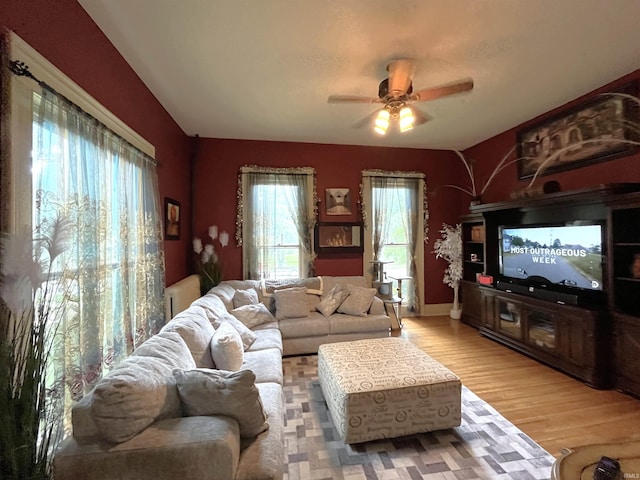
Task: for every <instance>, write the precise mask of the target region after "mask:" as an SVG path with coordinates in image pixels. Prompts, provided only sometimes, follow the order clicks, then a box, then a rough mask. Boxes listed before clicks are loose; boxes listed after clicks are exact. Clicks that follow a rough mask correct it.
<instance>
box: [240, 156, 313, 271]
mask: <svg viewBox="0 0 640 480" xmlns="http://www.w3.org/2000/svg"><path fill="white" fill-rule="evenodd" d="M314 175H315V172H314V171H313V169H310V168H302V169H297V168H290V169H270V168H258V167H243V168H242V170H241V179H240V181H241V185H240V188H241V191H242V192H243V194H242V199H243V201H242V202H241V204H239V205H238V208H239V209H241V212H239V214H238V217H239V219H240V221H241V231H240V235H239V239H244V241H242V245H243V249H242V254H243V272H244V278H251V279H267V278H269V279H284V278H304V277H307V276H310V275H312V274H313V257H312V251H313V248H312V247H313V245H312V231H313V226H314V225H315V218H316V215H315V212H316V211H315V205H316V202H315V200H314V199H315V189H314Z"/></svg>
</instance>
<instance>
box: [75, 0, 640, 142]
mask: <svg viewBox="0 0 640 480" xmlns="http://www.w3.org/2000/svg"><path fill="white" fill-rule="evenodd" d="M79 2H80V4H81V5H82V6H83V8H84V9H85V10H86V11H87V12H88V13H89V15H90V16H91V17H92V18H93V20H94V21H95V22H96V23H97V24H98V26H99V27H100V28H101V29H102V30H103V31H104V33H105V34H106V35H107V37H108V38H109V39H110V40H111V42H112V43H113V45H114V46H115V47H116V48H117V49H118V50H119V51H120V53H121V54H122V56H123V57H124V58H125V59H126V60H127V62H128V63H129V64H130V65H131V66H132V68H133V69H134V70H135V71H136V72H137V74H138V75H139V76H140V78H141V79H142V81H143V82H144V83H145V84H146V85H147V86H148V87H149V89H150V90H151V91H152V92H153V94H154V95H155V96H156V97H157V98H158V100H159V101H160V102H161V103H162V105H163V106H164V107H165V108H166V109H167V111H168V112H169V113H170V114H171V116H172V117H173V118H174V119H175V121H176V122H177V123H178V124H179V125H180V127H181V128H182V129H183V130H184V131H185V133H187V134H189V135H194V134H199V135H200V136H201V137H212V138H231V139H251V140H277V141H291V142H314V143H332V144H349V145H374V146H394V147H409V148H431V149H465V148H468V147H470V146H473V145H475V144H477V143H479V142H481V141H483V140H485V139H487V138H490V137H492V136H494V135H496V134H498V133H501V132H503V131H505V130H508V129H509V128H512V127H514V126H516V125H518V124H520V123H522V122H524V121H526V120H529V119H531V118H533V117H535V116H537V115H539V114H541V113H544V112H546V111H549V110H550V109H552V108H554V107H557V106H559V105H562V104H564V103H566V102H568V101H570V100H572V99H574V98H576V97H578V96H580V95H582V94H585V93H587V92H589V91H591V90H594V89H595V88H598V87H600V86H602V85H605V84H606V83H609V82H610V81H613V80H615V79H617V78H619V77H621V76H623V75H625V74H627V73H629V72H632V71H634V70H636V69H638V68H640V26H639V21H640V1H639V0H609V1H603V0H535V1H534V0H396V1H389V0H384V1H382V0H313V1H311V0H307V1H305V0H235V1H231V0H79ZM396 58H411V59H414V60H415V64H416V72H415V75H414V80H413V85H414V89H415V90H418V89H421V88H426V87H431V86H436V85H439V84H443V83H448V82H450V81H454V80H458V79H460V78H462V77H472V78H473V79H474V81H475V87H474V90H473V91H472V92H470V93H465V94H460V95H457V96H451V97H447V98H442V99H438V100H433V101H430V102H425V103H421V104H418V106H419V107H420V108H421V110H423V111H424V112H426V113H427V115H428V116H429V117H430V118H431V120H430V121H429V122H427V123H426V124H424V125H421V126H419V127H416V128H415V129H414V130H412V131H411V132H408V133H404V134H400V133H397V132H391V131H390V132H389V133H388V134H387V136H385V137H382V138H381V137H378V136H376V135H375V134H374V133H373V132H372V131H371V129H370V128H366V127H365V128H360V129H357V128H354V124H356V123H357V122H358V121H360V120H361V119H362V118H363V117H366V116H367V115H369V114H371V113H372V112H373V111H375V110H376V105H372V104H339V105H335V104H331V105H330V104H328V103H327V97H328V96H329V95H331V94H354V95H365V96H372V97H375V96H377V91H378V84H379V82H380V81H381V80H383V79H384V78H385V77H386V76H387V75H386V65H387V64H388V63H389V61H390V60H392V59H396Z"/></svg>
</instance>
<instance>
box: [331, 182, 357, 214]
mask: <svg viewBox="0 0 640 480" xmlns="http://www.w3.org/2000/svg"><path fill="white" fill-rule="evenodd" d="M325 194H326V198H325V201H326V205H327V207H326V211H325V213H326V214H327V215H351V212H352V210H351V191H350V190H349V189H348V188H327V189H326V190H325Z"/></svg>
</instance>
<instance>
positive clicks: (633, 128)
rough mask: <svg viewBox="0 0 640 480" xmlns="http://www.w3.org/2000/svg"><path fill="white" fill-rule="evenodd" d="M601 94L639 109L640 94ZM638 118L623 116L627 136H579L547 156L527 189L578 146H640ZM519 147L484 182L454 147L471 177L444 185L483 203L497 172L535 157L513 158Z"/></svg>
mask: <svg viewBox="0 0 640 480" xmlns="http://www.w3.org/2000/svg"><path fill="white" fill-rule="evenodd" d="M601 96H603V97H606V96H610V97H620V98H623V99H625V100H627V101H628V102H630V103H632V104H634V105H635V108H636V109H638V108H640V98H638V97H636V96H634V95H631V94H627V93H620V92H607V93H602V94H601ZM636 119H637V117H635V118H634V120H629V119H624V120H621V121H620V127H621V128H624V130H625V131H626V132H627V133H628V138H603V137H598V138H593V139H586V140H580V141H577V142H573V143H571V144H570V145H567V146H565V147H562V148H559V149H558V150H556V151H554V152H553V154H551V155H550V156H549V157H547V158H546V159H545V160H544V161H543V162H542V163H541V164H540V165H539V166H538V168H537V169H536V170H535V172H534V174H533V175H532V176H531V180H530V181H529V183H528V184H527V186H526V187H525V189H527V190H529V189H531V188H532V187H533V184H534V183H535V182H536V180H537V179H538V177H539V176H540V175H542V174H543V173H544V171H545V170H547V169H548V168H549V167H550V166H551V165H552V164H553V163H554V162H555V161H556V160H558V159H559V158H561V157H563V156H564V155H565V154H567V153H569V152H571V151H573V150H576V149H577V148H582V147H589V146H590V145H595V144H612V145H615V144H622V145H630V146H632V147H638V146H640V123H639V122H638V121H637V120H636ZM516 147H517V145H514V146H513V148H511V149H510V150H509V151H508V152H507V153H506V155H505V156H504V157H502V159H501V160H500V161H499V162H498V163H497V164H496V166H495V168H494V169H493V171H492V172H491V174H490V175H489V177H488V178H487V180H486V181H485V182H484V185H479V184H478V182H477V179H476V176H475V172H474V170H473V160H471V159H468V158H466V157H465V156H464V154H463V153H462V152H459V151H457V150H454V153H455V154H456V155H457V156H458V158H459V159H460V161H461V162H462V164H463V165H464V167H465V170H466V172H467V175H468V177H469V184H468V186H461V185H454V184H447V185H442V186H441V187H450V188H454V189H456V190H459V191H461V192H464V193H466V194H467V195H469V196H470V197H471V199H472V200H471V201H472V204H474V203H480V201H481V199H482V195H484V193H485V192H486V191H487V188H488V187H489V185H491V184H492V182H493V181H494V180H495V178H496V175H498V173H500V172H501V171H502V170H504V169H505V168H506V167H508V166H509V165H512V164H514V163H517V162H519V161H522V160H530V159H532V157H516V158H512V157H514V155H513V154H514V152H515V151H516ZM438 188H440V187H438Z"/></svg>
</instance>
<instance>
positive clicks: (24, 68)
mask: <svg viewBox="0 0 640 480" xmlns="http://www.w3.org/2000/svg"><path fill="white" fill-rule="evenodd" d="M9 70H10V71H11V73H13V74H14V75H16V76H18V77H27V78H30V79H31V80H33V81H34V82H36V83H37V84H38V85H39V86H40V87H42V88H43V89H44V90H47V91H48V92H50V93H52V94H54V95H56V96H57V97H58V98H60V99H62V100H63V101H64V102H66V103H67V104H69V105H70V106H71V107H73V108H75V109H76V110H78V111H79V112H81V113H83V114H84V115H86V116H88V117H89V118H92V119H93V120H95V121H96V122H98V123H99V124H100V125H102V126H103V127H104V128H106V129H107V130H108V131H109V132H111V134H112V135H113V136H115V137H116V138H118V139H119V140H121V141H123V142H124V143H126V144H127V146H128V147H129V148H131V149H133V150H135V151H136V152H138V153H139V154H140V155H142V156H143V157H144V158H146V159H147V160H148V161H150V162H151V163H152V164H153V165H154V166H158V161H157V160H156V159H155V158H153V157H151V156H149V155H147V154H146V153H145V152H143V151H142V150H140V149H139V148H138V147H136V146H135V145H133V144H132V143H131V142H130V141H129V140H127V139H126V138H124V137H123V136H122V135H119V134H117V133H116V132H114V131H113V130H112V129H111V128H109V127H108V126H106V125H105V124H104V123H102V122H101V121H100V120H98V119H97V118H95V117H94V116H93V115H91V114H90V113H89V112H87V111H86V110H84V109H83V108H82V107H81V106H79V105H78V104H77V103H75V102H73V101H71V100H69V99H68V98H67V97H65V96H64V95H63V94H61V93H60V92H58V91H57V90H56V89H55V88H53V87H52V86H51V85H49V84H47V83H46V82H43V81H42V80H40V79H39V78H37V77H36V76H35V75H34V74H33V73H31V70H29V66H28V65H27V64H26V63H24V62H21V61H19V60H10V61H9Z"/></svg>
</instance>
